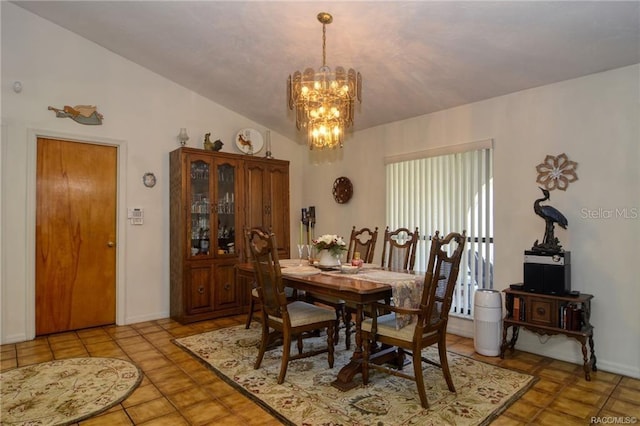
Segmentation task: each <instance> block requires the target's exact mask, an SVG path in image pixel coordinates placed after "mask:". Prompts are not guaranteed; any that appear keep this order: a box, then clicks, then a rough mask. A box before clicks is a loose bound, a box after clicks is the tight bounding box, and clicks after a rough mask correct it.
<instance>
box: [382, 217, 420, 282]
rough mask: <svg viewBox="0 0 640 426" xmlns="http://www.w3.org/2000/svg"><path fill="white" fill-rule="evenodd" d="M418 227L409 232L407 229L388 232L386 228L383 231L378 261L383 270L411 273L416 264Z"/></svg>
mask: <svg viewBox="0 0 640 426" xmlns="http://www.w3.org/2000/svg"><path fill="white" fill-rule="evenodd" d="M419 238H420V235H419V233H418V227H416V230H415V231H413V232H411V231H410V230H409V229H408V228H398V229H396V230H395V231H389V227H388V226H387V227H386V228H385V230H384V243H383V246H382V260H381V261H380V263H381V265H382V267H383V268H391V269H393V270H396V271H398V270H409V271H413V267H414V266H415V263H416V248H417V247H418V239H419Z"/></svg>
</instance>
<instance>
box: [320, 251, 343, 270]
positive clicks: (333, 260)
mask: <svg viewBox="0 0 640 426" xmlns="http://www.w3.org/2000/svg"><path fill="white" fill-rule="evenodd" d="M318 264H319V265H320V266H323V267H331V266H340V255H334V254H332V253H331V252H330V251H329V250H320V252H319V253H318Z"/></svg>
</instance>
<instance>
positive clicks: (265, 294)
mask: <svg viewBox="0 0 640 426" xmlns="http://www.w3.org/2000/svg"><path fill="white" fill-rule="evenodd" d="M245 238H246V244H247V247H249V249H250V251H251V260H252V263H253V267H254V274H255V277H256V281H257V283H258V287H257V289H258V296H259V298H260V304H261V310H262V321H261V322H262V338H261V340H260V349H259V352H258V357H257V359H256V362H255V365H254V368H255V369H258V368H260V364H261V363H262V359H263V357H264V354H265V351H266V350H267V347H268V346H270V345H272V344H273V343H274V342H275V341H277V340H278V339H282V344H283V346H282V361H281V364H280V374H279V375H278V384H281V383H282V382H283V381H284V378H285V375H286V374H287V366H288V364H289V361H292V360H295V359H299V358H306V357H309V356H315V355H318V354H321V353H327V354H328V355H327V358H328V363H329V368H333V361H334V343H333V337H334V327H335V318H334V313H333V311H331V310H329V309H326V308H322V307H320V306H316V305H313V304H310V303H306V302H303V301H300V300H296V301H293V302H289V301H288V300H287V297H286V295H285V290H284V285H283V281H282V271H281V270H280V263H279V261H278V250H277V244H276V237H275V235H274V234H273V233H270V232H265V231H264V230H262V229H260V228H252V229H250V230H249V231H247V232H246V234H245ZM322 329H326V331H327V347H326V348H322V349H317V350H312V351H308V352H303V340H302V337H303V335H305V334H308V333H311V332H313V331H315V330H322ZM293 339H296V341H297V346H298V354H296V355H291V353H290V352H291V343H292V341H293Z"/></svg>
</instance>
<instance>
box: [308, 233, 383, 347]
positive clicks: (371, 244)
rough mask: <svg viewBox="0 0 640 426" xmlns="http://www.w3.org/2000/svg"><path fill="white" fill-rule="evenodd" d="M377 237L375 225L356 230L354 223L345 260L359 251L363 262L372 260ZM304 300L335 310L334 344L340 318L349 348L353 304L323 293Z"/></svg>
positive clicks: (309, 296)
mask: <svg viewBox="0 0 640 426" xmlns="http://www.w3.org/2000/svg"><path fill="white" fill-rule="evenodd" d="M377 238H378V227H377V226H376V227H375V229H374V230H373V231H372V230H371V229H370V228H362V229H360V230H356V227H355V225H354V226H353V228H352V229H351V236H350V237H349V246H348V249H347V256H346V261H347V262H351V260H352V259H353V257H354V255H355V253H359V254H360V258H361V259H362V260H363V261H364V262H366V263H371V262H373V254H374V252H375V248H376V240H377ZM306 300H307V301H308V302H310V303H315V302H318V303H322V304H323V305H327V306H331V307H332V308H333V309H334V310H335V311H336V335H335V341H336V344H337V343H338V341H339V339H338V336H339V326H340V320H342V322H343V323H344V326H345V347H346V348H347V349H349V348H350V347H351V331H350V329H351V315H352V314H353V313H355V310H356V308H355V306H351V307H348V304H347V303H346V302H345V301H344V300H342V299H338V298H335V297H329V296H323V295H314V294H308V296H307V299H306Z"/></svg>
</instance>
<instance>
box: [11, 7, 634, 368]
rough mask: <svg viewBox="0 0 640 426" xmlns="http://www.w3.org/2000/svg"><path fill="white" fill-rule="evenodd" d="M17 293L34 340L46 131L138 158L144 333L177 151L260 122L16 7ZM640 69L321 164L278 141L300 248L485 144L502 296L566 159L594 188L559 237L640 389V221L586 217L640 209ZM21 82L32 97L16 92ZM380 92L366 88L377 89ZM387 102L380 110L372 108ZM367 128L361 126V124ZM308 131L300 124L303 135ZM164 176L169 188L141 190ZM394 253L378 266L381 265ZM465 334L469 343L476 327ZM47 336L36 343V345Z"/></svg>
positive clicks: (425, 126)
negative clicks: (549, 172)
mask: <svg viewBox="0 0 640 426" xmlns="http://www.w3.org/2000/svg"><path fill="white" fill-rule="evenodd" d="M1 7H2V9H1V10H2V125H3V132H2V151H1V156H0V158H1V160H2V175H1V177H2V192H1V195H2V212H1V215H0V217H1V218H2V231H1V234H0V235H1V236H2V248H1V252H0V253H1V254H2V270H1V278H2V291H1V292H0V295H1V300H0V304H1V308H2V314H1V321H2V324H1V325H0V340H1V341H2V342H11V341H19V340H24V339H26V338H30V337H32V336H30V335H29V333H30V329H29V318H27V317H28V315H27V314H28V312H29V306H31V305H30V304H32V303H33V302H32V301H30V300H27V294H28V286H29V285H30V279H31V278H30V277H31V274H32V271H31V268H30V265H29V258H30V257H32V255H31V254H30V253H29V251H28V250H29V247H30V245H29V244H30V243H29V241H28V240H29V234H28V232H29V226H30V223H32V221H33V212H32V211H30V210H29V207H28V206H29V199H30V197H32V196H33V188H31V187H30V184H29V183H28V182H29V179H30V175H29V173H31V172H30V171H32V170H33V164H31V163H32V159H30V158H29V146H30V145H29V144H31V143H32V141H30V135H31V136H32V135H33V134H34V131H35V130H43V131H48V132H51V133H54V134H64V135H71V136H74V137H77V138H81V139H92V138H94V139H96V140H100V139H104V140H108V141H114V142H115V143H118V144H120V145H121V146H122V147H124V148H123V149H124V151H126V158H125V159H124V162H126V164H124V165H123V166H124V169H123V170H122V175H123V178H122V182H121V183H122V187H121V189H122V191H123V197H124V201H123V204H124V205H122V206H120V211H119V217H120V220H121V221H124V218H125V217H126V208H127V207H143V208H145V225H143V226H141V227H134V226H132V225H128V224H127V223H124V224H123V225H121V228H122V229H123V235H122V236H121V237H120V238H119V242H120V247H119V250H120V253H121V257H120V259H121V265H120V269H121V274H120V276H119V289H120V294H119V300H121V302H119V306H118V318H119V322H121V323H132V322H138V321H144V320H150V319H155V318H162V317H166V316H168V307H169V291H168V289H169V279H168V275H169V262H168V256H169V241H168V238H169V231H168V228H169V226H168V224H169V218H168V199H169V196H168V152H169V151H171V150H173V149H175V148H177V146H178V144H177V140H176V138H175V136H176V135H177V133H178V130H179V128H180V127H187V128H188V130H189V134H190V136H191V140H190V141H189V142H190V145H192V146H194V145H195V144H196V143H198V144H199V143H200V141H201V140H202V136H203V134H204V133H206V132H209V131H211V132H212V136H213V137H214V139H217V138H222V140H223V141H224V142H225V147H224V151H230V152H233V151H234V148H233V147H232V146H231V143H230V142H229V143H227V141H230V140H231V137H232V135H234V134H235V132H236V131H237V130H238V129H240V128H242V127H255V128H257V129H260V130H261V131H263V130H264V127H263V126H261V125H260V124H258V123H253V122H251V121H249V120H248V119H246V118H244V117H242V116H239V115H237V114H235V113H233V112H232V111H229V110H226V109H224V108H222V107H221V106H219V105H217V104H215V103H213V102H211V101H208V100H206V99H204V98H202V97H200V96H199V95H197V94H194V93H193V92H190V91H188V90H186V89H184V88H182V87H180V86H178V85H175V84H173V83H171V82H169V81H167V80H165V79H164V78H162V77H160V76H158V75H155V74H153V73H150V72H149V71H147V70H145V69H143V68H140V67H138V66H137V65H134V64H132V63H131V62H129V61H126V60H124V59H122V58H120V57H118V56H115V55H113V54H112V53H110V52H108V51H106V50H104V49H102V48H100V47H98V46H96V45H94V44H92V43H90V42H88V41H86V40H84V39H82V38H80V37H78V36H75V35H73V34H71V33H69V32H67V31H65V30H62V29H60V28H59V27H57V26H55V25H53V24H51V23H49V22H47V21H44V20H42V19H40V18H38V17H36V16H35V15H32V14H30V13H28V12H26V11H24V10H22V9H20V8H18V7H16V6H14V5H12V4H10V3H6V2H2V5H1ZM639 72H640V68H639V67H638V66H632V67H626V68H622V69H617V70H612V71H609V72H605V73H601V74H595V75H591V76H587V77H584V78H580V79H575V80H570V81H566V82H562V83H558V84H554V85H549V86H544V87H540V88H536V89H531V90H527V91H522V92H518V93H514V94H510V95H507V96H502V97H499V98H494V99H490V100H487V101H483V102H478V103H475V104H470V105H465V106H462V107H459V108H454V109H451V110H447V111H442V112H439V113H435V114H430V115H427V116H423V117H418V118H414V119H411V120H406V121H402V122H396V123H391V124H388V125H384V126H380V127H377V128H373V129H369V130H366V131H362V132H358V133H356V134H355V135H352V136H351V137H350V138H349V139H348V140H347V141H346V143H345V148H344V149H343V150H342V151H333V152H325V153H317V152H314V153H310V152H309V151H307V150H306V148H304V147H301V146H298V145H296V144H295V143H294V142H293V141H290V140H288V139H286V138H284V137H282V136H281V135H278V134H274V133H273V132H272V140H273V152H274V154H275V155H276V157H277V158H284V159H288V160H290V161H291V162H292V166H291V192H292V198H291V206H290V207H291V214H292V218H291V222H292V232H291V233H292V237H291V238H292V243H293V244H295V243H296V240H297V236H298V232H299V231H298V222H297V221H298V220H299V215H300V208H301V207H303V206H309V205H315V206H316V207H317V214H318V226H317V231H316V235H319V234H321V233H325V232H331V233H340V234H343V235H347V234H348V232H349V229H350V228H351V226H352V225H358V226H379V227H380V228H381V229H384V226H385V199H384V191H385V189H384V184H385V178H384V168H383V160H384V157H385V156H388V155H395V154H399V153H405V152H412V151H420V150H424V149H427V148H431V147H438V146H443V145H451V144H460V143H466V142H472V141H477V140H483V139H489V138H491V139H493V140H494V143H495V154H494V155H495V157H494V163H495V172H494V177H495V187H494V194H495V203H496V205H495V225H494V229H495V239H496V244H495V247H496V253H495V279H496V286H497V288H499V289H502V288H505V287H507V286H508V284H510V283H514V282H518V281H521V280H522V255H523V250H525V249H528V248H530V247H531V245H532V243H533V241H534V240H536V239H540V238H542V232H543V230H544V224H543V222H542V220H541V219H540V218H539V217H537V216H535V215H534V214H533V209H532V203H533V200H534V199H535V198H537V197H538V196H539V194H540V191H539V190H538V189H537V185H536V183H535V178H536V173H535V165H536V164H538V163H539V162H541V161H542V159H543V158H544V156H545V155H547V154H552V155H557V154H560V153H562V152H566V153H567V154H568V155H569V157H570V159H572V160H574V161H577V162H578V163H579V167H578V175H579V177H580V180H579V181H577V182H575V183H573V184H571V186H570V187H569V189H568V191H566V192H559V191H553V192H552V194H551V204H552V205H554V206H555V207H556V208H558V209H559V210H560V211H562V212H563V213H564V214H565V215H566V216H567V217H568V219H569V229H568V230H567V231H564V230H559V231H558V232H557V236H558V237H559V238H560V240H561V242H562V243H563V244H564V246H565V248H566V249H568V250H571V251H572V260H573V265H572V274H573V287H574V289H577V290H580V291H582V292H586V293H592V294H594V295H595V299H594V303H593V314H592V322H593V323H594V325H595V326H596V330H595V333H596V334H595V342H596V353H597V355H598V364H599V366H600V368H601V369H603V370H607V371H614V372H620V373H623V374H628V375H631V376H635V377H640V310H638V309H637V307H636V305H637V303H638V301H639V300H640V297H639V296H640V294H639V290H638V279H637V273H636V272H635V268H634V264H635V263H637V258H638V256H637V253H638V251H639V250H638V249H640V218H636V219H624V218H621V217H617V218H616V217H614V218H611V219H606V218H599V219H598V218H587V217H585V215H584V212H585V211H593V210H596V209H614V210H615V209H622V208H625V207H626V208H629V209H631V208H637V209H640V191H638V189H637V187H638V184H639V183H640V174H639V172H638V167H637V163H638V161H639V160H640V151H639V149H640V148H639V146H640V144H639V143H638V142H639V141H640V130H639V127H638V126H639V125H638V116H639V112H640V111H639V103H638V100H639V99H640V95H639V91H640V89H639V87H638V86H639V84H638V81H639V79H638V74H639ZM16 80H20V81H22V83H23V85H24V90H23V92H22V93H20V94H16V93H14V92H13V91H12V90H11V85H12V83H13V81H16ZM365 90H366V86H365ZM375 101H376V100H372V99H367V100H366V102H375ZM83 103H91V104H96V105H98V107H99V110H100V112H102V113H103V114H104V116H105V121H104V124H103V125H102V126H80V125H78V124H77V123H75V122H73V121H71V120H69V119H57V118H55V117H54V114H53V113H52V112H51V111H47V106H49V105H52V106H61V105H65V104H83ZM356 120H357V115H356ZM292 125H293V124H292ZM148 171H152V172H154V173H155V174H156V176H157V177H158V185H157V186H156V187H155V188H153V189H147V188H145V187H144V186H143V185H142V181H141V177H142V175H143V174H144V173H145V172H148ZM339 176H347V177H349V178H350V179H351V180H352V182H353V184H354V196H353V198H352V200H351V201H350V202H349V203H348V204H346V205H338V204H337V203H335V202H334V201H333V197H332V195H331V185H332V183H333V181H334V180H335V178H337V177H339ZM379 255H380V253H379V252H378V256H379ZM453 327H454V328H459V329H461V330H462V329H466V330H469V329H470V324H469V323H468V322H466V323H465V322H459V323H458V324H453ZM31 332H32V331H31ZM518 347H519V348H522V349H525V350H530V351H532V352H538V353H544V354H546V355H549V356H552V357H556V358H559V359H566V360H570V361H573V362H581V354H580V351H579V346H578V344H577V343H576V342H575V341H573V340H571V341H568V340H567V339H566V338H564V337H553V338H551V339H550V340H549V341H548V342H547V343H546V344H544V345H543V344H541V343H540V341H539V339H538V337H537V336H535V335H532V334H530V333H521V339H520V340H519V342H518Z"/></svg>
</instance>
